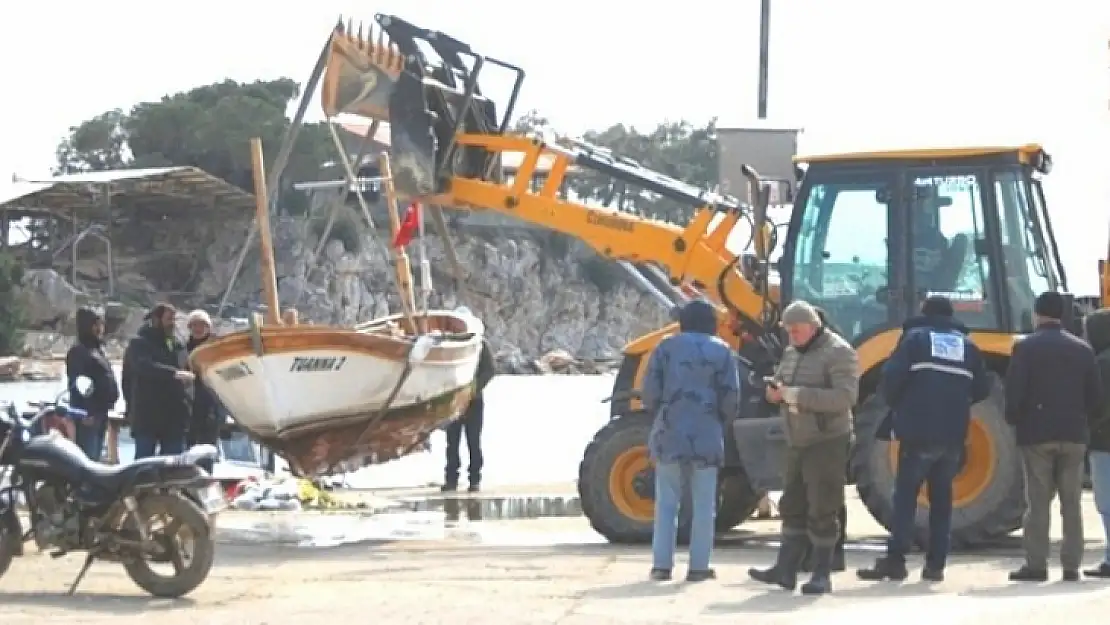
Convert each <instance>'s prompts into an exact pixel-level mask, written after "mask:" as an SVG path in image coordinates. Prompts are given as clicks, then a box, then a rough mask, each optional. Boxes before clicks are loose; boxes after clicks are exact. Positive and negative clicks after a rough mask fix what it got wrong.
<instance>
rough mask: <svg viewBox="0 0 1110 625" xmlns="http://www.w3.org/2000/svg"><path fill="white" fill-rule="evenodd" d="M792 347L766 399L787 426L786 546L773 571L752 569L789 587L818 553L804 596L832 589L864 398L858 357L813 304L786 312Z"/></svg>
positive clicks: (756, 574)
mask: <svg viewBox="0 0 1110 625" xmlns="http://www.w3.org/2000/svg"><path fill="white" fill-rule="evenodd" d="M782 325H783V327H784V328H785V329H786V334H787V338H788V339H789V345H787V347H786V349H785V350H784V351H783V355H782V360H781V361H780V362H779V365H778V367H777V368H776V369H775V375H774V377H773V378H772V379H771V381H769V382H768V384H767V387H766V397H767V401H769V402H771V403H775V404H781V408H780V414H781V415H782V418H783V420H784V422H785V428H784V430H785V434H786V444H787V449H786V471H785V473H786V476H785V486H784V488H783V492H782V497H781V498H780V499H779V516H780V517H781V518H782V544H781V546H780V547H779V552H778V556H777V558H776V560H775V564H774V565H772V566H771V567H770V568H766V569H756V568H752V569H749V570H748V575H749V576H750V577H751V578H752V579H754V580H756V581H759V582H763V583H765V584H776V585H778V586H781V587H782V588H785V589H787V590H794V587H795V586H796V585H797V575H798V570H799V568H800V567H801V566H802V564H803V560H804V558H805V557H806V550H807V548H809V547H810V545H812V549H813V567H812V568H813V574H812V576H811V577H810V580H809V581H808V582H806V583H805V584H803V585H802V593H803V594H807V595H819V594H824V593H827V592H830V591H831V590H832V580H831V575H832V568H833V559H834V556H835V552H836V543H837V542H838V539H839V537H840V533H841V532H840V519H841V510H842V509H844V486H845V483H846V482H847V478H848V475H847V470H846V469H847V467H848V449H849V447H850V446H851V442H852V408H853V407H854V406H855V404H856V398H857V397H858V396H859V358H858V356H857V355H856V351H855V350H854V349H852V346H851V345H849V344H848V342H847V341H845V340H844V339H843V338H841V337H840V336H838V335H837V334H835V333H833V332H830V331H828V330H827V329H826V328H825V326H824V324H823V323H822V322H821V317H820V315H819V314H818V313H817V309H815V308H814V307H813V306H812V305H810V304H809V303H807V302H804V301H800V300H799V301H795V302H793V303H791V304H790V305H789V306H787V307H786V308H785V309H783V311H782Z"/></svg>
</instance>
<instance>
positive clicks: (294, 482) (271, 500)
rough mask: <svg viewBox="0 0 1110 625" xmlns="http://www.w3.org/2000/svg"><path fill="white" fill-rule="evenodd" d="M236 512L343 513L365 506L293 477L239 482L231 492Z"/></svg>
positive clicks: (232, 505)
mask: <svg viewBox="0 0 1110 625" xmlns="http://www.w3.org/2000/svg"><path fill="white" fill-rule="evenodd" d="M228 499H229V500H230V502H231V507H232V508H234V509H236V510H290V511H297V510H305V509H309V510H343V509H352V508H361V507H364V506H363V505H359V504H351V503H348V502H345V501H343V500H341V499H339V498H337V497H335V496H334V495H332V494H331V493H329V492H327V491H326V490H325V489H324V488H322V487H321V486H320V485H319V484H317V483H314V482H313V481H311V480H306V479H303V478H297V477H293V476H291V475H282V476H275V477H272V478H267V479H264V480H259V479H257V478H254V477H250V478H247V479H246V480H243V481H242V482H239V484H237V485H236V486H235V487H234V488H233V489H232V490H231V492H230V493H229V497H228Z"/></svg>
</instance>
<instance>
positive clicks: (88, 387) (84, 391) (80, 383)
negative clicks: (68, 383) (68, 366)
mask: <svg viewBox="0 0 1110 625" xmlns="http://www.w3.org/2000/svg"><path fill="white" fill-rule="evenodd" d="M73 385H74V386H75V387H77V392H78V393H80V394H81V396H82V397H89V396H91V395H92V393H93V381H92V378H90V377H88V376H86V375H81V376H77V379H76V380H75V381H74V382H73Z"/></svg>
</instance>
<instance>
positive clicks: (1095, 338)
mask: <svg viewBox="0 0 1110 625" xmlns="http://www.w3.org/2000/svg"><path fill="white" fill-rule="evenodd" d="M1084 325H1085V329H1086V333H1087V341H1088V342H1089V343H1090V344H1091V348H1092V349H1094V350H1095V360H1096V361H1097V362H1098V374H1099V379H1100V380H1101V382H1102V388H1103V390H1104V391H1105V390H1106V389H1110V308H1103V309H1101V310H1096V311H1094V312H1092V313H1090V314H1089V315H1087V317H1086V319H1084ZM1088 428H1089V429H1090V433H1091V439H1090V442H1089V443H1088V444H1087V457H1088V458H1089V459H1090V463H1091V486H1092V487H1093V490H1094V495H1095V508H1096V509H1097V510H1098V514H1099V516H1100V517H1102V531H1103V535H1104V536H1105V537H1106V547H1105V549H1104V551H1103V555H1102V561H1101V562H1099V563H1098V565H1096V566H1094V567H1092V568H1090V569H1087V570H1086V571H1083V574H1084V575H1086V576H1087V577H1101V578H1110V402H1107V401H1106V399H1105V397H1104V398H1103V402H1102V405H1101V406H1100V410H1099V415H1098V419H1095V420H1091V421H1090V423H1089V424H1088Z"/></svg>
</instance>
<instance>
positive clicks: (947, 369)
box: [857, 295, 991, 582]
mask: <svg viewBox="0 0 1110 625" xmlns="http://www.w3.org/2000/svg"><path fill="white" fill-rule="evenodd" d="M954 316H955V311H954V310H953V307H952V302H951V301H950V300H949V299H948V298H947V297H943V296H939V295H934V296H931V297H929V298H928V299H926V300H925V302H924V304H922V306H921V316H919V317H915V318H914V319H911V320H910V321H908V322H907V323H906V324H905V325H904V326H903V334H902V337H901V339H899V342H898V345H897V346H896V347H895V348H894V352H893V353H892V354H891V355H890V358H889V359H887V362H886V364H884V365H883V369H882V374H883V385H882V390H883V395H884V397H885V399H886V402H887V405H889V406H890V407H891V415H890V417H889V421H888V422H887V423H888V424H889V428H890V432H889V433H887V434H889V435H888V436H885V438H887V439H888V440H889V439H896V440H897V441H898V442H899V446H898V468H897V475H896V477H895V484H894V522H893V527H892V528H891V533H890V538H889V539H888V540H887V546H886V555H885V556H884V557H881V558H879V559H878V560H876V561H875V565H874V566H872V567H871V568H868V569H860V570H859V571H857V576H858V577H859V578H860V579H864V580H870V581H881V580H883V579H891V580H896V581H901V580H904V579H906V576H907V575H908V572H907V571H906V553H908V552H909V550H910V547H911V545H912V542H913V538H914V517H915V516H916V515H917V495H918V492H919V491H920V490H921V486H922V485H923V484H927V485H928V487H929V491H928V492H929V547H928V550H927V551H926V554H925V567H924V569H922V571H921V578H922V579H923V580H925V581H933V582H939V581H942V580H943V579H944V566H945V563H946V561H947V559H948V549H949V543H950V537H949V535H950V533H951V529H952V482H953V480H955V478H956V475H957V474H958V473H959V470H960V459H961V456H962V455H963V451H964V440H965V439H966V438H967V430H968V425H969V424H970V423H971V406H972V404H975V403H978V402H981V401H983V400H984V399H986V398H987V397H988V396H989V395H990V390H991V381H990V376H989V375H988V374H987V367H986V362H985V361H984V359H983V356H982V354H981V353H980V352H979V349H978V348H977V347H976V346H975V344H974V343H972V342H971V339H970V338H969V337H968V335H967V328H965V327H964V326H963V324H961V323H960V322H959V321H957V320H956V319H955V318H954Z"/></svg>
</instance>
